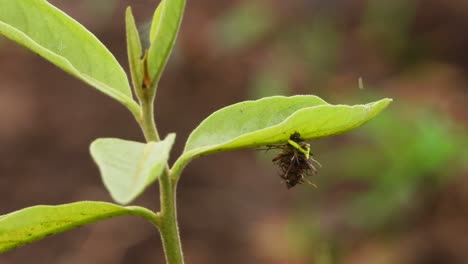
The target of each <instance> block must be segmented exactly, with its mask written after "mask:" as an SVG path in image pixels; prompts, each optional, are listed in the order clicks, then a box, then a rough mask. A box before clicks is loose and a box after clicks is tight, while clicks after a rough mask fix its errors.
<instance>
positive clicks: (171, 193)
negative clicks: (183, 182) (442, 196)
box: [159, 170, 184, 264]
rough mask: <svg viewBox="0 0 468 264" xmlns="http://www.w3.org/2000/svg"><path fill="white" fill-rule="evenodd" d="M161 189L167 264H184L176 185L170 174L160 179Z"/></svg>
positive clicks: (162, 224)
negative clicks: (178, 222) (178, 221)
mask: <svg viewBox="0 0 468 264" xmlns="http://www.w3.org/2000/svg"><path fill="white" fill-rule="evenodd" d="M168 172H169V170H168ZM159 188H160V193H161V211H160V220H161V221H160V225H159V232H160V233H161V239H162V242H163V247H164V253H165V255H166V263H167V264H183V263H184V257H183V254H182V245H181V242H180V236H179V227H178V225H177V212H176V185H175V184H174V182H173V181H171V179H170V175H169V173H164V174H163V175H162V177H161V178H160V179H159Z"/></svg>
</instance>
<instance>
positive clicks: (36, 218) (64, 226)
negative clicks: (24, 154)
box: [0, 201, 155, 253]
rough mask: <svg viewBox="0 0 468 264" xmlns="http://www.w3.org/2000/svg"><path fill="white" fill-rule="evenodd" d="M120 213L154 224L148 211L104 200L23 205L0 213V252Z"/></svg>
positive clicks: (152, 214)
mask: <svg viewBox="0 0 468 264" xmlns="http://www.w3.org/2000/svg"><path fill="white" fill-rule="evenodd" d="M120 215H140V216H143V217H145V218H147V219H148V220H150V221H151V222H153V223H155V220H154V219H155V215H154V213H152V212H151V211H149V210H147V209H145V208H142V207H137V206H130V207H122V206H119V205H116V204H111V203H104V202H89V201H85V202H77V203H71V204H64V205H57V206H46V205H39V206H33V207H29V208H25V209H22V210H19V211H16V212H13V213H9V214H6V215H2V216H0V253H1V252H5V251H7V250H10V249H13V248H16V247H19V246H21V245H24V244H27V243H31V242H33V241H36V240H40V239H42V238H45V237H47V236H50V235H53V234H57V233H60V232H63V231H66V230H70V229H73V228H77V227H80V226H83V225H86V224H89V223H93V222H96V221H99V220H102V219H107V218H112V217H116V216H120Z"/></svg>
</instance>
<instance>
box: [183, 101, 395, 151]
mask: <svg viewBox="0 0 468 264" xmlns="http://www.w3.org/2000/svg"><path fill="white" fill-rule="evenodd" d="M390 102H391V99H383V100H380V101H377V102H374V103H369V104H365V105H354V106H348V105H330V104H328V103H326V102H325V101H323V100H322V99H320V98H319V97H316V96H303V95H301V96H293V97H282V96H275V97H267V98H263V99H260V100H257V101H246V102H241V103H238V104H234V105H231V106H228V107H225V108H223V109H220V110H218V111H216V112H214V113H213V114H212V115H210V116H209V117H208V118H206V119H205V120H204V121H203V122H202V123H201V124H200V125H199V126H198V127H197V128H196V129H195V130H194V131H193V132H192V134H191V135H190V137H189V139H188V140H187V143H186V146H185V150H184V156H189V157H190V156H198V155H202V154H206V153H212V152H219V151H226V150H232V149H240V148H249V147H256V146H263V145H270V144H276V143H284V142H286V141H287V140H288V139H289V137H290V136H291V135H292V134H293V133H294V132H298V133H300V135H301V137H302V138H303V139H313V138H320V137H326V136H331V135H336V134H340V133H343V132H346V131H348V130H351V129H354V128H357V127H359V126H361V125H362V124H364V123H365V122H367V121H369V120H370V119H372V118H373V117H374V116H375V115H377V114H378V113H380V111H382V110H383V109H384V108H385V107H387V105H388V104H389V103H390Z"/></svg>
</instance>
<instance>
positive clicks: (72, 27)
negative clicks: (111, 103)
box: [0, 0, 139, 114]
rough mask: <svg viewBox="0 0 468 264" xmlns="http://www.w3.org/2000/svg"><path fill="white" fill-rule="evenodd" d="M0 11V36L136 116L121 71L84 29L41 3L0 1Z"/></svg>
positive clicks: (46, 3)
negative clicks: (109, 98)
mask: <svg viewBox="0 0 468 264" xmlns="http://www.w3.org/2000/svg"><path fill="white" fill-rule="evenodd" d="M0 7H1V8H0V34H2V35H4V36H6V37H7V38H9V39H11V40H13V41H15V42H17V43H18V44H20V45H23V46H24V47H26V48H28V49H30V50H32V51H33V52H35V53H37V54H39V55H40V56H42V57H44V58H45V59H47V60H48V61H50V62H51V63H53V64H55V65H56V66H58V67H60V68H61V69H63V70H64V71H66V72H68V73H70V74H72V75H74V76H75V77H77V78H79V79H81V80H83V81H84V82H86V83H88V84H89V85H91V86H93V87H95V88H96V89H98V90H99V91H101V92H103V93H105V94H107V95H109V96H111V97H112V98H114V99H116V100H117V101H119V102H120V103H122V104H124V105H125V106H127V108H129V109H130V110H131V111H132V112H133V113H134V114H137V113H138V112H139V107H138V105H137V104H136V103H135V102H134V101H133V99H132V94H131V90H130V87H129V84H128V80H127V76H126V74H125V72H124V70H123V69H122V67H121V66H120V65H119V63H118V62H117V60H116V59H115V58H114V56H113V55H112V54H111V53H110V51H109V50H107V48H106V47H105V46H104V45H103V44H102V43H101V42H100V41H99V40H98V39H97V38H96V37H95V36H94V35H93V34H92V33H91V32H89V31H88V30H87V29H86V28H85V27H83V26H82V25H81V24H79V23H78V22H76V21H75V20H73V19H72V18H70V17H69V16H68V15H66V14H65V13H63V12H62V11H60V10H59V9H57V8H56V7H54V6H52V5H51V4H49V3H48V2H47V1H45V0H21V1H16V0H15V1H12V0H0Z"/></svg>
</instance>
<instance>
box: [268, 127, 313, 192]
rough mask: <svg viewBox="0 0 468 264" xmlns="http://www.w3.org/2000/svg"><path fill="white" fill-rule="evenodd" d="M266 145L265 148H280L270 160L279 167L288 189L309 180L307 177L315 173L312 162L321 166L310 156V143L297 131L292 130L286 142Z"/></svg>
mask: <svg viewBox="0 0 468 264" xmlns="http://www.w3.org/2000/svg"><path fill="white" fill-rule="evenodd" d="M267 147H268V148H267V149H281V150H282V151H281V152H280V153H279V154H278V155H277V156H276V157H275V158H274V159H273V160H272V161H273V164H275V165H277V166H278V168H279V169H280V171H281V174H280V176H281V178H282V179H283V180H284V182H286V187H287V188H288V189H290V188H292V187H294V186H296V185H297V184H301V183H304V182H305V181H307V182H309V181H308V180H307V177H310V176H312V175H315V174H317V168H316V167H315V166H314V162H315V164H317V165H318V166H319V167H321V165H320V163H319V162H318V161H316V160H315V159H313V158H312V155H311V154H310V145H309V144H308V143H307V142H305V141H304V140H303V139H302V138H301V135H300V134H299V133H298V132H294V134H292V135H291V136H290V137H289V140H288V143H287V144H283V145H273V146H267ZM309 183H311V182H309ZM311 184H312V185H314V186H315V184H313V183H311Z"/></svg>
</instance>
